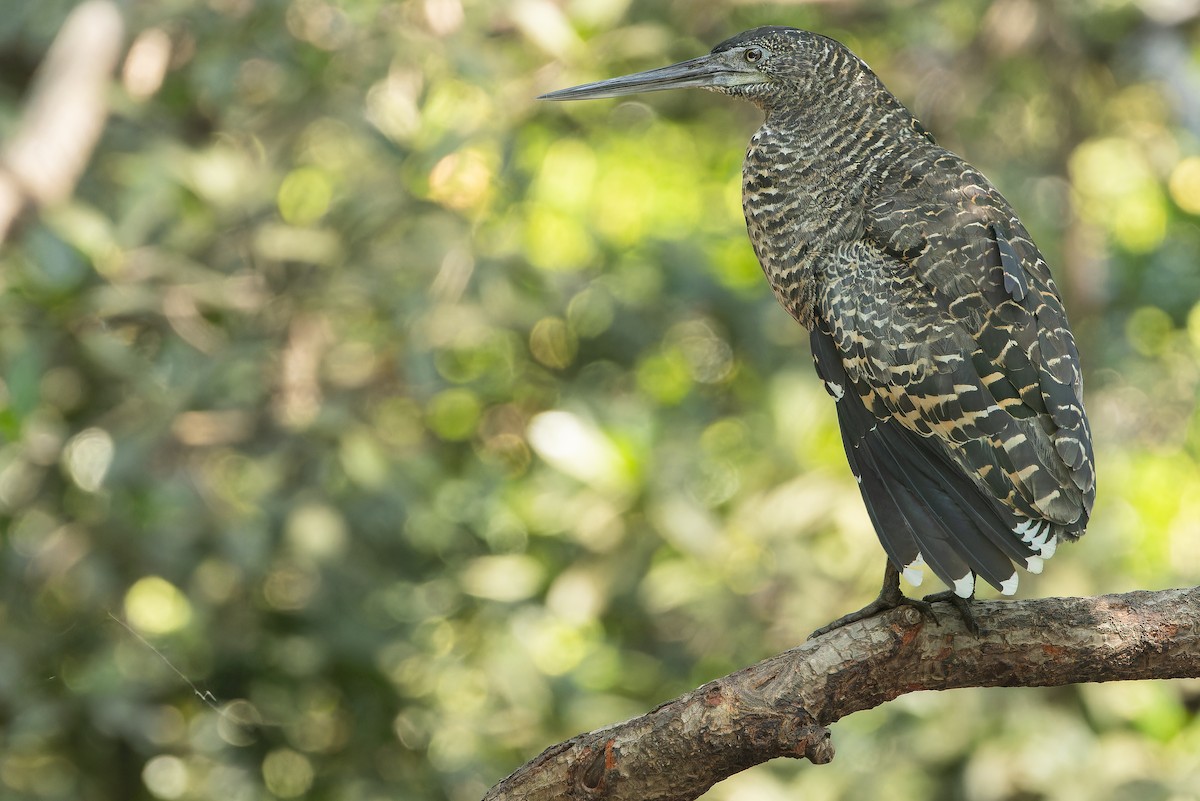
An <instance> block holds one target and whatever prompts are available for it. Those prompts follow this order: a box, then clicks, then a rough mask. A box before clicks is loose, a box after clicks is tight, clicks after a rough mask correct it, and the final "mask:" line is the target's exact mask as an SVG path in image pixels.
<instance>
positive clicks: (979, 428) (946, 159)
mask: <svg viewBox="0 0 1200 801" xmlns="http://www.w3.org/2000/svg"><path fill="white" fill-rule="evenodd" d="M686 87H697V88H701V89H706V90H710V91H714V92H718V93H721V94H724V95H729V96H731V97H734V98H739V99H742V100H745V101H748V102H750V103H752V104H753V105H755V106H757V107H758V108H759V109H760V110H761V111H762V112H763V113H764V120H763V123H762V126H761V127H760V128H759V129H758V130H757V131H756V132H755V133H754V135H753V136H752V137H751V139H750V144H749V147H748V149H747V151H746V157H745V161H744V164H743V169H742V199H743V202H742V206H743V211H744V213H745V218H746V227H747V232H748V234H749V238H750V241H751V244H752V246H753V249H754V252H755V255H756V256H757V257H758V261H759V263H760V264H761V266H762V269H763V273H764V274H765V276H766V279H767V281H768V283H769V284H770V286H771V288H772V290H773V291H774V294H775V296H776V298H777V299H778V300H779V302H780V303H781V304H782V306H783V307H784V308H785V309H786V310H787V311H788V312H789V313H790V314H791V316H792V317H794V318H795V320H796V321H797V322H798V323H800V324H801V325H802V326H804V328H805V329H807V331H808V334H809V345H810V349H811V352H812V358H813V362H814V364H815V366H816V372H817V376H818V378H819V380H820V381H821V382H823V384H824V386H825V388H826V390H827V392H828V393H829V395H831V396H832V398H833V401H834V404H835V406H836V409H837V419H838V423H839V427H840V429H841V435H842V443H843V446H844V450H845V452H846V458H847V461H848V462H849V465H850V469H851V471H852V473H853V475H854V479H855V480H856V482H857V484H858V487H859V491H860V494H861V495H862V500H863V502H864V504H865V506H866V510H867V513H868V516H869V518H870V520H871V523H872V525H873V527H874V529H875V532H876V534H877V535H878V538H879V541H880V543H881V545H882V546H883V550H884V551H885V553H886V555H887V563H886V566H885V570H884V581H883V587H882V589H881V591H880V593H879V596H878V597H877V598H876V599H875V600H874V601H873V602H872V603H870V604H868V605H867V606H865V607H864V608H862V609H860V610H858V611H857V612H852V613H850V614H848V615H844V616H842V617H841V618H839V619H838V620H835V621H834V622H832V623H830V624H829V625H827V626H823V627H822V628H820V629H818V630H817V631H816V632H814V633H813V635H812V636H817V635H819V634H823V633H825V632H827V631H831V630H833V629H835V628H840V627H841V626H844V625H846V624H848V623H851V622H853V621H856V620H864V619H866V618H869V617H872V616H874V615H876V614H878V613H879V612H881V611H883V610H886V609H890V608H894V607H896V606H899V605H901V604H910V605H913V606H916V607H918V608H919V609H920V610H921V611H922V612H923V613H925V614H926V615H929V616H932V617H933V619H934V620H936V619H937V617H936V614H935V613H933V611H932V608H931V606H930V604H931V603H932V602H934V601H938V600H949V601H951V602H954V603H955V605H956V606H957V607H958V608H959V611H960V612H961V613H962V616H963V619H964V621H965V622H966V624H967V627H968V628H969V629H970V630H971V631H974V632H976V633H978V631H979V629H978V626H977V624H976V622H975V620H974V618H973V616H972V614H971V612H970V607H969V602H970V601H971V600H973V599H974V596H975V591H976V586H977V582H978V580H979V579H982V581H983V582H985V583H986V584H988V585H990V586H992V587H993V588H995V589H996V590H998V591H999V592H1000V593H1001V594H1003V595H1012V594H1014V593H1015V592H1016V591H1017V584H1018V581H1019V569H1024V570H1026V571H1028V572H1030V573H1040V572H1041V570H1042V567H1043V562H1044V560H1046V559H1048V558H1050V557H1051V556H1052V555H1053V554H1054V552H1055V550H1056V549H1057V547H1058V545H1059V544H1060V543H1062V542H1071V541H1075V540H1077V539H1078V538H1079V537H1080V536H1081V535H1082V534H1083V533H1084V532H1085V530H1086V528H1087V524H1088V520H1089V518H1090V516H1091V512H1092V507H1093V505H1094V502H1095V497H1096V472H1095V459H1094V453H1093V448H1092V436H1091V428H1090V425H1089V423H1088V419H1087V415H1086V412H1085V409H1084V404H1083V374H1082V371H1081V367H1080V360H1079V352H1078V348H1077V346H1076V342H1075V338H1074V336H1073V334H1072V332H1071V328H1070V326H1069V324H1068V321H1067V315H1066V312H1065V310H1064V306H1063V301H1062V297H1061V295H1060V293H1059V291H1058V288H1057V286H1056V284H1055V282H1054V279H1053V277H1052V276H1051V273H1050V270H1049V267H1048V266H1047V264H1046V261H1045V259H1044V258H1043V256H1042V253H1041V252H1040V251H1039V249H1038V247H1037V246H1036V245H1035V244H1034V242H1033V239H1032V237H1031V236H1030V234H1029V232H1028V231H1027V230H1026V228H1025V226H1024V225H1023V224H1022V223H1021V221H1020V219H1018V217H1017V214H1016V212H1015V211H1014V210H1013V208H1012V206H1011V205H1010V204H1009V202H1008V201H1007V200H1006V199H1005V198H1004V196H1003V195H1001V194H1000V192H999V191H998V190H997V189H996V187H995V186H994V185H993V184H992V183H991V182H990V181H989V180H988V179H987V178H986V177H984V175H983V174H982V173H981V172H980V171H979V170H977V169H976V168H975V167H973V166H971V165H970V164H968V163H967V162H966V161H965V160H963V159H962V158H960V157H959V156H957V155H955V154H954V153H952V152H950V151H949V150H946V149H945V148H943V147H941V146H940V145H938V143H937V141H936V140H935V138H934V136H933V135H932V134H931V133H930V132H929V131H928V130H927V129H926V128H925V127H924V126H923V125H922V124H921V123H920V122H919V121H918V120H917V118H916V117H915V116H914V115H913V114H912V112H910V111H909V110H908V109H907V108H906V107H905V106H904V105H903V104H902V103H901V102H900V100H898V99H897V98H896V96H895V95H893V94H892V93H891V92H890V91H889V90H888V89H887V88H886V87H885V86H884V84H883V82H882V81H881V80H880V79H879V77H878V76H877V75H876V74H875V72H874V71H872V70H871V68H870V67H868V66H867V64H866V62H864V61H863V60H862V59H861V58H859V57H858V56H856V55H855V54H854V53H853V52H851V51H850V49H849V48H847V47H846V46H845V45H843V44H842V43H840V42H838V41H837V40H835V39H832V38H829V37H826V36H823V35H821V34H819V33H814V32H812V31H806V30H800V29H797V28H791V27H784V26H767V27H760V28H755V29H753V30H749V31H745V32H743V33H740V34H738V35H736V36H734V37H732V38H730V39H727V40H726V41H724V42H721V43H720V44H718V45H717V46H716V47H714V48H713V49H712V52H711V53H709V54H708V55H705V56H701V57H699V58H693V59H690V60H687V61H683V62H680V63H677V64H673V65H671V66H667V67H662V68H658V69H652V70H648V71H645V72H639V73H635V74H632V75H626V76H622V77H618V78H611V79H608V80H602V81H598V82H595V83H589V84H584V85H582V86H576V87H572V88H568V89H561V90H559V91H555V92H550V93H548V94H545V95H542V96H541V99H545V100H559V101H562V100H584V99H591V98H607V97H620V96H624V95H630V94H635V93H641V92H654V91H661V90H668V89H678V88H686ZM922 565H927V566H928V568H929V569H930V570H931V571H932V573H933V574H934V575H936V576H937V577H938V578H939V579H940V580H941V581H942V582H943V583H945V584H946V586H947V587H949V588H950V590H949V591H947V592H942V593H938V594H934V595H930V596H926V597H925V599H924V600H920V601H919V600H917V599H913V598H908V597H906V596H905V595H904V594H903V592H902V591H901V590H900V584H899V578H900V576H901V575H904V577H905V578H906V579H907V580H908V581H909V583H911V584H912V585H914V586H917V585H919V584H920V583H921V580H922V578H923V577H924V571H923V570H922V569H921V567H922Z"/></svg>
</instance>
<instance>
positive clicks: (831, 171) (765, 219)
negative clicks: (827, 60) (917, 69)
mask: <svg viewBox="0 0 1200 801" xmlns="http://www.w3.org/2000/svg"><path fill="white" fill-rule="evenodd" d="M766 111H767V119H766V121H765V122H764V123H763V126H762V127H761V128H760V129H759V130H758V132H757V133H755V135H754V137H753V139H751V141H750V148H749V150H748V151H747V153H746V161H745V165H744V168H743V173H742V189H743V209H744V211H745V214H746V225H747V228H748V230H749V233H750V239H751V241H752V242H753V243H754V247H755V251H756V253H757V255H758V259H759V262H760V263H761V264H762V267H763V271H764V272H765V273H766V276H767V279H768V280H769V281H770V283H771V286H772V288H773V289H774V290H775V294H776V296H777V297H778V298H779V301H780V302H781V303H782V304H783V306H784V308H786V309H787V310H788V311H789V312H790V313H791V314H792V316H794V317H795V318H796V319H797V320H799V321H800V323H802V324H803V325H805V326H806V327H809V328H811V327H812V323H813V315H814V308H813V304H814V302H815V299H816V294H817V290H818V287H817V281H816V279H815V277H814V268H815V267H816V266H817V264H818V262H819V259H820V257H821V255H822V254H824V253H829V252H831V251H832V250H833V249H834V248H836V247H837V246H838V245H839V244H843V243H846V242H850V241H854V240H856V239H858V238H859V237H861V235H862V232H863V226H864V215H865V212H866V209H867V201H868V198H869V197H870V195H871V194H872V193H873V192H874V190H875V188H876V187H878V186H879V185H880V183H881V181H882V180H883V179H884V177H885V175H886V173H887V172H888V168H889V166H891V165H895V164H896V163H897V162H898V161H900V160H901V159H902V157H903V154H905V153H906V152H908V151H909V150H911V149H912V148H913V147H917V146H920V144H921V142H924V143H925V144H928V143H929V142H928V140H927V139H925V138H924V137H922V136H921V134H920V133H919V131H920V128H919V126H915V125H914V122H913V118H912V115H911V114H910V113H909V112H908V110H907V109H905V108H904V106H902V105H901V104H900V102H899V101H897V100H896V99H895V97H893V96H892V95H891V94H890V93H889V92H888V91H887V90H886V89H885V88H883V85H882V84H880V83H879V81H878V79H876V78H875V76H874V75H871V74H869V73H868V74H866V75H864V76H863V77H862V79H861V80H857V81H854V82H850V83H848V84H847V85H845V86H842V87H838V88H836V89H833V90H831V91H830V92H829V93H827V94H826V95H825V96H823V97H821V98H815V97H813V98H808V97H803V96H794V97H793V98H791V102H787V103H785V104H780V105H777V106H774V107H771V108H767V109H766Z"/></svg>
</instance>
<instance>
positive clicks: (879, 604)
mask: <svg viewBox="0 0 1200 801" xmlns="http://www.w3.org/2000/svg"><path fill="white" fill-rule="evenodd" d="M931 597H932V596H931ZM955 597H956V598H957V597H958V596H955ZM959 600H962V599H961V598H960V599H959ZM897 606H911V607H913V608H914V609H916V610H917V611H919V612H920V613H921V614H922V615H924V616H925V617H926V618H928V619H929V620H932V621H933V622H934V623H937V622H938V619H937V615H936V614H934V611H933V606H931V605H930V603H929V599H928V598H926V599H925V600H922V601H918V600H917V599H916V598H909V597H907V596H905V595H904V593H902V592H900V571H899V570H897V569H896V568H894V567H892V563H891V562H888V563H887V567H885V568H884V570H883V589H881V590H880V591H879V597H878V598H876V599H875V600H874V601H871V603H869V604H867V605H866V606H864V607H863V608H862V609H859V610H858V611H857V612H851V613H850V614H848V615H842V616H841V617H839V618H838V619H837V620H835V621H833V622H832V623H829V624H827V625H824V626H821V628H819V629H817V630H816V631H814V632H813V633H812V634H810V635H808V638H809V639H810V640H811V639H812V638H813V637H820V636H821V635H822V634H828V633H829V632H831V631H833V630H834V629H840V628H841V627H842V626H845V625H846V624H847V623H854V622H855V621H858V620H866V619H867V618H869V617H874V616H875V615H877V614H879V613H880V612H886V611H887V610H889V609H895V608H896V607H897ZM965 617H966V614H965V613H964V618H965Z"/></svg>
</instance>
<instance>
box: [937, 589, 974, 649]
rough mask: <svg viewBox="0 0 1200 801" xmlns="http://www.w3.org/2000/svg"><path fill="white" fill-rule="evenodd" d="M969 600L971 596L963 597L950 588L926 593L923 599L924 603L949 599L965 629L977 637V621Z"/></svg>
mask: <svg viewBox="0 0 1200 801" xmlns="http://www.w3.org/2000/svg"><path fill="white" fill-rule="evenodd" d="M972 597H974V596H972ZM971 600H972V599H971V598H963V597H962V596H961V595H955V594H954V592H953V591H952V590H945V591H944V592H935V593H933V594H932V595H926V596H925V598H924V599H923V601H924V602H925V603H926V604H935V603H937V602H938V601H949V602H950V603H951V605H953V606H954V608H955V609H957V610H958V616H959V617H960V618H962V622H963V625H964V626H966V627H967V631H969V632H971V633H972V634H974V635H975V636H976V637H978V636H979V623H978V621H976V620H975V612H974V611H972V610H971Z"/></svg>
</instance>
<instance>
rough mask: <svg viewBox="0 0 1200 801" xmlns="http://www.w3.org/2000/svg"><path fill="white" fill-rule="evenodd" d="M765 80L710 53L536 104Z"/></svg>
mask: <svg viewBox="0 0 1200 801" xmlns="http://www.w3.org/2000/svg"><path fill="white" fill-rule="evenodd" d="M765 80H766V79H765V77H764V76H763V74H762V73H760V72H759V71H758V70H756V69H754V68H753V67H752V66H750V65H748V64H746V63H745V62H744V61H741V60H740V59H739V60H736V61H735V60H734V59H733V58H731V57H730V54H729V53H726V52H722V53H710V54H709V55H707V56H701V57H700V58H693V59H690V60H688V61H681V62H679V63H678V64H672V65H671V66H669V67H659V68H658V69H656V70H647V71H646V72H637V73H634V74H633V75H623V76H621V77H620V78H609V79H608V80H606V81H597V82H596V83H585V84H583V85H582V86H572V87H571V88H570V89H559V90H558V91H557V92H550V93H548V94H544V95H542V96H540V97H539V98H538V100H591V99H593V98H597V97H621V96H622V95H634V94H638V93H639V92H661V91H663V90H665V89H685V88H687V87H692V86H696V87H701V88H714V87H725V86H737V85H739V84H746V83H761V82H763V81H765Z"/></svg>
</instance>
